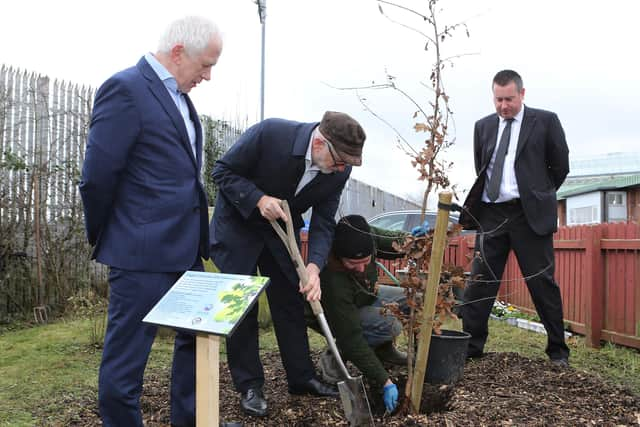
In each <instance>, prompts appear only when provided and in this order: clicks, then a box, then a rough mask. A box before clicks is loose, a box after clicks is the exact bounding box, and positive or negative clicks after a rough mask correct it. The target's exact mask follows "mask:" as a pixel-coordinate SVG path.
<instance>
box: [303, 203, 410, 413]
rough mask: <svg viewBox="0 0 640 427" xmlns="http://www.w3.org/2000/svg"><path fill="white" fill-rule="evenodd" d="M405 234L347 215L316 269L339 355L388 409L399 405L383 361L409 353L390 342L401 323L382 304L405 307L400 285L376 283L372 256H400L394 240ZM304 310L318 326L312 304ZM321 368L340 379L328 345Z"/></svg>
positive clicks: (402, 359) (397, 360)
mask: <svg viewBox="0 0 640 427" xmlns="http://www.w3.org/2000/svg"><path fill="white" fill-rule="evenodd" d="M404 235H405V233H404V232H392V231H388V230H383V229H379V228H376V227H370V226H369V224H367V221H366V220H365V219H364V218H363V217H362V216H360V215H348V216H345V217H343V218H341V219H340V221H339V222H338V224H337V226H336V229H335V236H334V240H333V244H332V248H331V252H330V254H329V258H328V261H327V265H326V266H325V268H324V269H323V270H322V272H321V274H320V284H321V288H322V307H323V309H324V313H325V316H326V318H327V321H328V322H329V327H330V328H331V331H332V332H333V334H334V337H335V339H336V345H337V346H338V349H339V350H340V354H341V355H342V358H343V360H345V361H347V360H349V361H351V363H353V364H354V365H355V366H356V367H357V368H358V369H359V370H360V371H361V372H362V374H363V375H364V376H365V377H366V378H367V380H368V381H369V383H370V384H371V385H372V387H373V388H374V389H378V390H380V393H382V395H383V400H384V404H385V407H386V408H387V410H388V411H393V410H394V409H395V407H396V405H397V401H398V388H397V387H396V385H395V384H394V383H393V381H391V378H390V377H389V374H388V372H387V371H386V369H385V368H384V364H385V363H388V364H395V365H406V363H407V355H406V353H403V352H401V351H399V350H398V349H397V348H396V347H395V346H394V339H395V337H397V336H398V335H400V333H401V332H402V324H401V323H400V321H399V320H398V319H396V318H395V317H393V316H391V315H383V314H382V313H381V309H382V307H383V304H385V303H397V304H398V305H399V306H400V307H401V308H405V309H406V296H405V293H404V289H403V288H400V287H396V286H385V285H378V284H377V281H378V272H377V269H376V264H375V258H376V257H380V258H387V259H393V258H397V257H399V256H401V255H402V254H399V253H397V252H396V251H395V250H394V249H393V247H392V244H393V241H394V240H398V239H400V238H402V237H403V236H404ZM308 314H309V315H307V316H306V318H307V319H308V325H309V326H310V327H312V328H313V329H316V330H318V328H317V325H315V324H314V320H315V319H314V318H313V314H311V309H310V308H309V309H308ZM320 368H321V371H322V376H323V379H324V380H325V381H327V382H333V383H336V382H337V381H340V380H341V379H342V378H343V375H342V373H341V371H340V370H339V368H338V365H337V363H336V361H335V359H334V357H333V354H332V353H331V351H330V350H328V349H327V350H326V351H325V352H324V353H323V354H322V356H321V358H320Z"/></svg>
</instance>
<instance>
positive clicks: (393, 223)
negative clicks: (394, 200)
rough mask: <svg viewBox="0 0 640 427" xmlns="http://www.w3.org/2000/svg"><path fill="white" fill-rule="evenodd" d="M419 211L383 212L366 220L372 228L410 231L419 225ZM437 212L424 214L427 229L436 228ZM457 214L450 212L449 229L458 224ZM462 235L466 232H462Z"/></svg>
mask: <svg viewBox="0 0 640 427" xmlns="http://www.w3.org/2000/svg"><path fill="white" fill-rule="evenodd" d="M420 213H421V211H420V209H407V210H402V211H391V212H383V213H381V214H378V215H375V216H372V217H371V218H369V219H368V220H367V222H369V224H371V225H373V226H374V227H379V228H385V229H387V230H394V231H396V230H398V231H399V230H402V231H411V230H412V229H413V228H414V227H416V226H418V225H420V224H421V222H420ZM437 216H438V212H437V211H427V212H425V219H427V220H428V221H429V228H433V227H435V226H436V218H437ZM458 216H459V215H458V213H457V212H451V213H450V214H449V227H451V226H452V225H454V224H457V223H458ZM462 233H463V234H465V233H468V231H463V232H462Z"/></svg>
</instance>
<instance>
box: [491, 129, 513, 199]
mask: <svg viewBox="0 0 640 427" xmlns="http://www.w3.org/2000/svg"><path fill="white" fill-rule="evenodd" d="M506 122H507V125H506V126H505V128H504V130H503V131H502V136H501V137H500V143H499V144H498V148H497V150H498V152H497V153H496V160H495V161H494V162H493V170H492V171H491V178H490V179H489V185H488V186H487V197H489V200H490V201H492V202H495V201H496V200H497V199H498V196H499V195H500V182H501V181H502V169H503V168H504V158H505V156H506V155H507V151H508V150H509V138H510V137H511V123H512V122H513V119H507V120H506Z"/></svg>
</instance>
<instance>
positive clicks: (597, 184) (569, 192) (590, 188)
mask: <svg viewBox="0 0 640 427" xmlns="http://www.w3.org/2000/svg"><path fill="white" fill-rule="evenodd" d="M635 185H640V174H630V175H622V176H620V175H618V176H611V175H609V176H598V177H591V178H588V179H587V178H584V179H567V181H565V183H564V184H562V186H561V187H560V189H559V190H558V193H557V197H558V200H562V199H566V198H567V197H570V196H577V195H580V194H585V193H592V192H594V191H606V190H618V189H621V188H626V187H632V186H635Z"/></svg>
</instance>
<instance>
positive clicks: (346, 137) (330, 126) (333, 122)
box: [320, 111, 367, 166]
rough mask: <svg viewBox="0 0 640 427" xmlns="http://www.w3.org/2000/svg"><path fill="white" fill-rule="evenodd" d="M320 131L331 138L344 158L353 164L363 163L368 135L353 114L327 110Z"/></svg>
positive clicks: (330, 140)
mask: <svg viewBox="0 0 640 427" xmlns="http://www.w3.org/2000/svg"><path fill="white" fill-rule="evenodd" d="M320 133H322V135H324V136H325V137H326V138H327V139H328V140H329V142H330V143H331V145H333V148H335V150H336V151H337V152H338V155H339V156H340V158H341V159H342V160H344V161H345V162H347V163H349V164H350V165H353V166H360V165H361V164H362V146H363V145H364V140H365V139H366V137H367V136H366V135H365V133H364V129H362V126H360V123H358V122H357V121H355V120H354V119H353V118H352V117H351V116H349V115H348V114H345V113H339V112H336V111H327V112H326V113H324V116H322V121H321V122H320Z"/></svg>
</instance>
